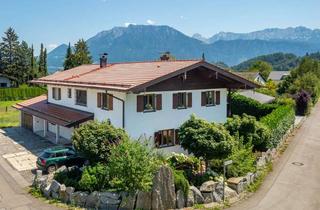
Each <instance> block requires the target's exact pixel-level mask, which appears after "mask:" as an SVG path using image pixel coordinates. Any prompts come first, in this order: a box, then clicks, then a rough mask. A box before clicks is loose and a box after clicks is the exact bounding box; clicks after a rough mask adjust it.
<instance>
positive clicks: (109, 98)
mask: <svg viewBox="0 0 320 210" xmlns="http://www.w3.org/2000/svg"><path fill="white" fill-rule="evenodd" d="M107 100H108V110H110V111H111V110H113V95H111V94H110V95H108V97H107Z"/></svg>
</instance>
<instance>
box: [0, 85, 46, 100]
mask: <svg viewBox="0 0 320 210" xmlns="http://www.w3.org/2000/svg"><path fill="white" fill-rule="evenodd" d="M45 93H47V90H46V89H45V88H41V87H19V88H0V101H16V100H24V99H29V98H33V97H36V96H39V95H42V94H45Z"/></svg>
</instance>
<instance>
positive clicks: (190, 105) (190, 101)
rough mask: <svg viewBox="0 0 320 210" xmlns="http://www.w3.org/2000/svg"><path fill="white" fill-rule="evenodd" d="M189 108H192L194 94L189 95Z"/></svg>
mask: <svg viewBox="0 0 320 210" xmlns="http://www.w3.org/2000/svg"><path fill="white" fill-rule="evenodd" d="M188 107H189V108H190V107H192V93H188Z"/></svg>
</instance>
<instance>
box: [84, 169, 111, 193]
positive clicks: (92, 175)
mask: <svg viewBox="0 0 320 210" xmlns="http://www.w3.org/2000/svg"><path fill="white" fill-rule="evenodd" d="M108 181H109V175H108V171H107V167H106V166H105V165H103V164H100V163H98V164H97V165H95V166H87V167H86V168H85V169H84V171H83V173H82V176H81V179H80V181H79V188H81V189H82V190H85V191H89V192H93V191H101V190H104V189H107V187H108Z"/></svg>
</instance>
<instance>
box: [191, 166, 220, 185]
mask: <svg viewBox="0 0 320 210" xmlns="http://www.w3.org/2000/svg"><path fill="white" fill-rule="evenodd" d="M218 176H219V174H218V173H216V172H215V171H213V170H211V169H210V168H209V169H207V171H206V172H205V173H199V174H193V175H192V176H190V177H188V180H189V181H190V183H191V184H192V185H194V186H201V184H202V183H204V182H206V181H210V180H214V178H215V177H218Z"/></svg>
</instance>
